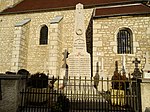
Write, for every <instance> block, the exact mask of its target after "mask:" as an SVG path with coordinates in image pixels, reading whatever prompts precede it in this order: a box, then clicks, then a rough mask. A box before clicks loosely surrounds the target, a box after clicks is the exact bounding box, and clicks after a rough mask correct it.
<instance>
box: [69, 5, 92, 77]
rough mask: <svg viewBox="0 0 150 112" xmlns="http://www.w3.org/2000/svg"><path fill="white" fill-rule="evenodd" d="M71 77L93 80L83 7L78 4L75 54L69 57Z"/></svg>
mask: <svg viewBox="0 0 150 112" xmlns="http://www.w3.org/2000/svg"><path fill="white" fill-rule="evenodd" d="M68 65H69V74H68V75H69V76H70V77H82V78H83V77H87V78H91V58H90V54H89V53H88V52H87V49H86V37H85V25H84V13H83V5H82V4H80V3H79V4H77V5H76V10H75V32H74V41H73V52H72V53H70V55H69V57H68Z"/></svg>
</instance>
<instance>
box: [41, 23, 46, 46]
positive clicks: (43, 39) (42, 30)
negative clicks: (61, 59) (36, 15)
mask: <svg viewBox="0 0 150 112" xmlns="http://www.w3.org/2000/svg"><path fill="white" fill-rule="evenodd" d="M45 44H48V27H47V26H46V25H44V26H43V27H42V28H41V31H40V45H45Z"/></svg>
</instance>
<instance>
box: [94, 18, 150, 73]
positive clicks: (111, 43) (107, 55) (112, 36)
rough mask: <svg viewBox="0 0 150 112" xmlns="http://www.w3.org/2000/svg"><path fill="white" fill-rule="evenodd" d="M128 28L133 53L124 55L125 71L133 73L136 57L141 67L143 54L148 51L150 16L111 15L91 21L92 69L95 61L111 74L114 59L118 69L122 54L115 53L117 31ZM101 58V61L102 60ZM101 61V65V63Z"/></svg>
mask: <svg viewBox="0 0 150 112" xmlns="http://www.w3.org/2000/svg"><path fill="white" fill-rule="evenodd" d="M124 27H125V28H129V29H131V31H132V33H133V54H128V55H126V68H127V71H128V72H130V73H133V71H134V64H133V63H132V61H134V60H135V59H134V58H135V57H137V58H138V59H139V60H140V61H141V64H140V65H139V68H140V69H142V67H143V65H144V63H145V59H144V57H143V55H144V54H145V53H146V52H147V51H150V40H149V38H150V17H145V16H143V17H140V16H139V17H133V16H132V17H131V16H128V17H111V18H99V19H95V20H94V22H93V29H94V30H93V65H94V66H93V71H94V74H95V72H96V62H99V63H100V64H99V65H100V68H101V67H102V66H103V67H102V68H104V69H103V70H104V74H106V75H107V76H109V75H112V74H113V71H114V69H115V68H114V67H115V61H118V64H119V70H121V68H122V61H121V60H122V55H120V54H117V33H118V31H119V29H120V28H124ZM102 58H103V62H102ZM102 63H103V65H102Z"/></svg>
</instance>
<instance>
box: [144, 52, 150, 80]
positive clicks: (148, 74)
mask: <svg viewBox="0 0 150 112" xmlns="http://www.w3.org/2000/svg"><path fill="white" fill-rule="evenodd" d="M144 57H145V65H144V68H143V78H146V79H150V64H149V61H148V60H149V57H150V56H149V54H148V52H146V54H145V55H144Z"/></svg>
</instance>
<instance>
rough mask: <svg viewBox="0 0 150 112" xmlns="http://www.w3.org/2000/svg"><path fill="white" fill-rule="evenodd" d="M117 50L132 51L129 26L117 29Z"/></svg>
mask: <svg viewBox="0 0 150 112" xmlns="http://www.w3.org/2000/svg"><path fill="white" fill-rule="evenodd" d="M117 52H118V54H132V53H133V38H132V31H131V30H130V29H129V28H123V29H120V30H119V32H118V34H117Z"/></svg>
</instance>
